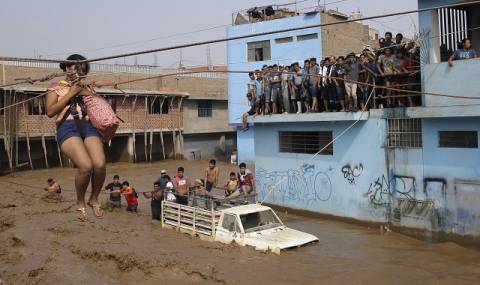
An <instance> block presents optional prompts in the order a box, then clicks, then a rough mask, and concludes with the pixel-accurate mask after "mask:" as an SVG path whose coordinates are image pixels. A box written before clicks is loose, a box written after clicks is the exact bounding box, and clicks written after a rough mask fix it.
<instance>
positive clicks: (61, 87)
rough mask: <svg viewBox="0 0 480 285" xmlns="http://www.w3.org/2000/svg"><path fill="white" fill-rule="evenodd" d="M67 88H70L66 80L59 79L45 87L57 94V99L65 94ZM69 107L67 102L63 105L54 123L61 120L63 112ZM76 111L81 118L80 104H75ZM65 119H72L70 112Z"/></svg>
mask: <svg viewBox="0 0 480 285" xmlns="http://www.w3.org/2000/svg"><path fill="white" fill-rule="evenodd" d="M69 90H70V85H69V84H68V82H67V81H66V80H61V81H59V82H58V83H52V84H51V85H50V86H49V87H48V89H47V91H48V92H55V94H57V96H58V101H60V100H62V98H63V97H65V95H67V93H68V91H69ZM58 101H57V102H58ZM69 108H70V104H67V106H65V108H63V110H62V112H60V113H59V114H58V115H57V118H56V119H55V122H56V123H59V122H60V121H61V120H62V118H63V116H64V114H65V112H66V111H67V110H68V109H69ZM77 112H78V115H79V118H80V119H81V118H82V108H80V106H78V105H77ZM85 119H87V120H88V116H85ZM67 120H73V116H72V115H71V114H70V115H69V116H68V117H67Z"/></svg>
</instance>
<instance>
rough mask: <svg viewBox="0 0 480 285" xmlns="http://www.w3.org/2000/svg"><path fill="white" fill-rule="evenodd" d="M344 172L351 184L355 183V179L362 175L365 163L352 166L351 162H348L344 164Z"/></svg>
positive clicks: (344, 176)
mask: <svg viewBox="0 0 480 285" xmlns="http://www.w3.org/2000/svg"><path fill="white" fill-rule="evenodd" d="M341 171H342V174H343V178H345V179H346V180H347V181H348V183H350V185H355V179H356V178H358V177H360V175H362V172H363V164H361V163H360V164H358V165H355V166H353V167H352V166H350V164H346V165H344V166H342V169H341Z"/></svg>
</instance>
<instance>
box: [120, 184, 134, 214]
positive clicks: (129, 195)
mask: <svg viewBox="0 0 480 285" xmlns="http://www.w3.org/2000/svg"><path fill="white" fill-rule="evenodd" d="M120 191H121V193H122V194H123V195H125V200H126V201H127V211H128V212H135V213H136V212H137V207H138V200H137V193H136V192H135V190H134V189H133V188H132V187H130V184H129V183H128V181H124V182H123V183H122V190H120Z"/></svg>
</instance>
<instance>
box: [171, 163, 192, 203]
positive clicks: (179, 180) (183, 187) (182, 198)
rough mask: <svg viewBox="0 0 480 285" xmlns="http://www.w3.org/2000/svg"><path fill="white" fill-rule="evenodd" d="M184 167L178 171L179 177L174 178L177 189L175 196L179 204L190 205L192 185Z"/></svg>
mask: <svg viewBox="0 0 480 285" xmlns="http://www.w3.org/2000/svg"><path fill="white" fill-rule="evenodd" d="M184 171H185V170H184V169H183V167H179V168H178V169H177V175H175V177H174V178H173V186H174V188H175V196H176V200H177V203H178V204H182V205H188V191H189V188H190V183H189V182H188V178H187V177H186V176H185V175H184Z"/></svg>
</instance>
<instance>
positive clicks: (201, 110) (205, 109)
mask: <svg viewBox="0 0 480 285" xmlns="http://www.w3.org/2000/svg"><path fill="white" fill-rule="evenodd" d="M198 117H200V118H205V117H212V101H198Z"/></svg>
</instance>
